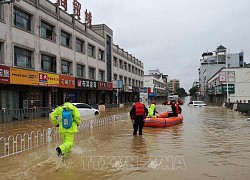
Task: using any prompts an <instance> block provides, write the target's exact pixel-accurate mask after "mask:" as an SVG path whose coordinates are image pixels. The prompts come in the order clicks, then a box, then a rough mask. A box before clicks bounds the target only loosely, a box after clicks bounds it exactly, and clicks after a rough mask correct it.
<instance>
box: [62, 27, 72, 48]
mask: <svg viewBox="0 0 250 180" xmlns="http://www.w3.org/2000/svg"><path fill="white" fill-rule="evenodd" d="M61 45H63V46H66V47H70V34H68V33H66V32H63V31H61Z"/></svg>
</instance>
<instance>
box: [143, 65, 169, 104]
mask: <svg viewBox="0 0 250 180" xmlns="http://www.w3.org/2000/svg"><path fill="white" fill-rule="evenodd" d="M167 81H168V75H163V74H162V73H160V71H159V69H156V70H149V74H148V75H144V88H146V89H148V92H149V93H148V96H149V99H150V100H163V99H166V98H167V96H168V91H167Z"/></svg>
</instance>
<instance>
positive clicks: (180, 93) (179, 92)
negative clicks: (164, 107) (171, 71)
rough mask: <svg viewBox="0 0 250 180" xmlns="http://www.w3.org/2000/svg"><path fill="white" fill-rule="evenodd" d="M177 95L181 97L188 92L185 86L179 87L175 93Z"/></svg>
mask: <svg viewBox="0 0 250 180" xmlns="http://www.w3.org/2000/svg"><path fill="white" fill-rule="evenodd" d="M174 94H175V95H178V96H179V97H185V96H187V95H188V94H187V93H186V91H185V89H184V88H178V89H176V92H175V93H174Z"/></svg>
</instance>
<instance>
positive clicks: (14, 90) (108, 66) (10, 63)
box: [0, 0, 144, 109]
mask: <svg viewBox="0 0 250 180" xmlns="http://www.w3.org/2000/svg"><path fill="white" fill-rule="evenodd" d="M143 74H144V71H143V63H142V62H141V61H139V60H138V59H137V58H135V57H134V56H132V55H131V54H129V53H128V52H126V51H124V50H123V49H122V48H120V47H119V46H118V45H114V44H113V31H112V30H111V29H110V28H109V27H108V26H106V25H105V24H100V25H93V26H87V24H85V23H82V22H81V21H80V20H78V19H77V18H76V17H75V15H72V14H69V13H67V12H66V11H64V10H62V8H61V7H59V6H58V4H54V3H52V2H50V1H48V0H22V1H19V2H17V1H14V2H13V3H10V4H0V106H1V107H4V108H8V109H10V108H25V107H51V106H56V105H60V104H62V103H63V100H64V98H65V96H71V97H72V99H73V101H75V102H85V103H88V104H92V105H97V104H114V103H117V101H116V99H117V95H118V97H119V103H126V102H132V101H133V98H134V97H135V96H139V88H140V87H143ZM118 76H119V77H118ZM118 79H119V80H120V81H117V80H118ZM117 87H118V88H119V91H117V89H116V88H117ZM117 92H118V94H117Z"/></svg>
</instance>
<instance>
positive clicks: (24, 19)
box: [14, 8, 31, 31]
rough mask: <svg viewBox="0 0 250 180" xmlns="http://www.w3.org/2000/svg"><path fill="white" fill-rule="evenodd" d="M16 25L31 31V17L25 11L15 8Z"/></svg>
mask: <svg viewBox="0 0 250 180" xmlns="http://www.w3.org/2000/svg"><path fill="white" fill-rule="evenodd" d="M14 25H15V26H17V27H20V28H22V29H25V30H28V31H31V16H30V15H29V14H27V13H25V12H24V11H21V10H19V9H16V8H14Z"/></svg>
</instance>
